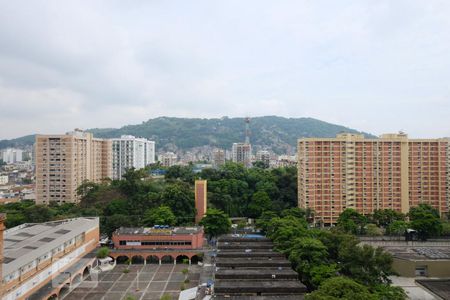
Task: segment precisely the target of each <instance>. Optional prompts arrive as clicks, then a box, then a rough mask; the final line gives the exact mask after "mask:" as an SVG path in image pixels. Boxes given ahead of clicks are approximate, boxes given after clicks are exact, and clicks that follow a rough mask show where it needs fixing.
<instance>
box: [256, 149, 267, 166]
mask: <svg viewBox="0 0 450 300" xmlns="http://www.w3.org/2000/svg"><path fill="white" fill-rule="evenodd" d="M256 161H262V162H263V163H264V165H265V166H266V167H269V165H270V152H269V151H267V150H259V151H258V152H256Z"/></svg>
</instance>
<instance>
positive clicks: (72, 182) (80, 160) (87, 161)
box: [35, 129, 112, 204]
mask: <svg viewBox="0 0 450 300" xmlns="http://www.w3.org/2000/svg"><path fill="white" fill-rule="evenodd" d="M35 147H36V149H35V151H36V203H37V204H48V203H50V202H52V201H55V202H57V203H66V202H77V201H78V200H79V199H78V196H77V191H76V190H77V187H78V186H79V185H80V184H81V183H82V182H83V181H84V180H89V181H93V182H100V181H101V180H102V179H104V178H111V177H112V154H111V152H112V144H111V141H109V140H103V139H96V138H93V135H92V133H88V132H83V131H81V130H78V129H76V130H75V131H74V132H70V133H67V134H65V135H37V136H36V145H35Z"/></svg>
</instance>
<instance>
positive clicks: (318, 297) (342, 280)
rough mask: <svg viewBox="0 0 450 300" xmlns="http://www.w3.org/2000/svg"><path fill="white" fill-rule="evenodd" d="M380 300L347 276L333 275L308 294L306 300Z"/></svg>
mask: <svg viewBox="0 0 450 300" xmlns="http://www.w3.org/2000/svg"><path fill="white" fill-rule="evenodd" d="M338 299H343V300H378V297H377V296H375V295H373V294H371V293H370V291H369V290H368V289H367V287H365V286H364V285H362V284H359V283H357V282H355V281H354V280H352V279H350V278H347V277H332V278H330V279H327V280H325V281H324V282H323V283H322V285H320V287H319V289H318V290H317V291H314V292H312V293H311V294H309V295H307V296H306V300H338Z"/></svg>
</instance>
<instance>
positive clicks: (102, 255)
mask: <svg viewBox="0 0 450 300" xmlns="http://www.w3.org/2000/svg"><path fill="white" fill-rule="evenodd" d="M108 255H109V249H108V248H107V247H101V248H100V249H98V250H97V258H106V257H107V256H108Z"/></svg>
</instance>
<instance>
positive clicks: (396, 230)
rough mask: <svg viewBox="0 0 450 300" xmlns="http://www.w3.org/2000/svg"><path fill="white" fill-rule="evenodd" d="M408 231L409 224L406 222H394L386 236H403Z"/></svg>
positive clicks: (388, 228) (387, 229) (387, 230)
mask: <svg viewBox="0 0 450 300" xmlns="http://www.w3.org/2000/svg"><path fill="white" fill-rule="evenodd" d="M406 229H408V223H407V222H405V221H394V222H392V223H391V224H389V226H388V227H387V228H386V234H388V235H392V236H402V235H404V234H405V231H406Z"/></svg>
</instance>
